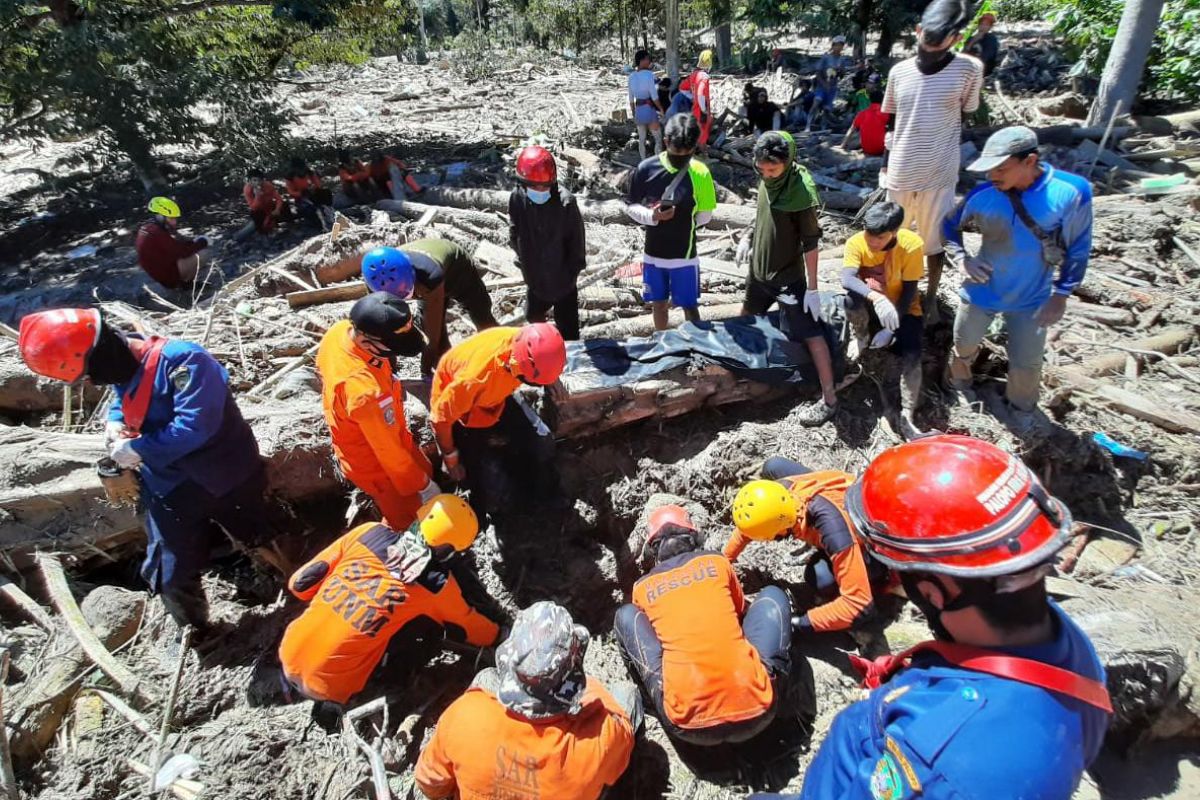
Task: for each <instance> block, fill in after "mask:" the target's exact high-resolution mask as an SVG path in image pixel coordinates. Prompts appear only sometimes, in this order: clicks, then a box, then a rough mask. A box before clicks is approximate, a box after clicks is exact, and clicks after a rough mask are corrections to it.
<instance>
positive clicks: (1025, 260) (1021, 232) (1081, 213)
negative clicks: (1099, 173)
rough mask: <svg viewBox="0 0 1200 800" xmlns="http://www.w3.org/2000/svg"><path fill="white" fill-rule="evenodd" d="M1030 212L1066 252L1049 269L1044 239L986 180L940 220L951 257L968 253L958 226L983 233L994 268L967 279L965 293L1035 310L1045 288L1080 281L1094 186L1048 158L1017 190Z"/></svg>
mask: <svg viewBox="0 0 1200 800" xmlns="http://www.w3.org/2000/svg"><path fill="white" fill-rule="evenodd" d="M1021 201H1022V202H1023V203H1024V205H1025V209H1026V211H1028V212H1029V216H1031V217H1032V218H1033V220H1034V221H1035V222H1037V224H1038V226H1039V227H1040V228H1041V229H1042V230H1043V231H1045V232H1047V233H1049V234H1051V235H1055V236H1057V237H1058V239H1059V241H1060V243H1061V245H1062V247H1063V249H1064V251H1065V258H1064V259H1063V263H1062V265H1061V266H1060V268H1059V270H1058V277H1057V278H1055V276H1054V268H1053V266H1052V265H1050V264H1047V263H1046V260H1045V258H1044V257H1043V254H1042V243H1041V242H1040V241H1039V240H1038V238H1037V236H1036V235H1035V234H1034V233H1033V231H1031V230H1030V229H1029V227H1028V226H1026V225H1025V223H1024V222H1022V221H1021V218H1020V217H1019V216H1017V212H1016V210H1015V209H1014V208H1013V204H1012V202H1011V201H1010V200H1009V199H1008V197H1006V196H1005V194H1004V192H1001V191H1000V190H999V189H997V188H996V187H995V186H993V185H992V184H990V183H987V184H982V185H980V186H977V187H976V188H975V189H974V190H973V191H972V192H971V193H970V194H968V195H967V196H966V197H965V198H963V201H962V203H960V204H959V206H958V208H956V209H955V210H954V211H953V212H952V213H951V214H949V215H948V216H947V217H946V219H945V220H944V221H943V223H942V238H943V239H945V243H946V251H947V252H948V253H949V254H950V257H951V259H952V260H954V261H956V262H959V263H961V261H962V259H963V258H964V256H965V251H964V249H963V238H962V232H963V229H964V228H974V229H976V230H978V231H979V233H980V234H982V235H983V246H982V247H981V248H980V251H979V256H978V257H979V258H980V259H981V260H983V261H985V262H987V263H988V264H990V265H991V267H992V276H991V279H990V280H989V281H988V282H987V283H974V282H970V281H968V282H966V283H964V284H963V287H962V298H963V300H965V301H966V302H968V303H970V304H971V305H973V306H978V307H980V308H983V309H986V310H988V311H996V312H1011V311H1018V312H1019V311H1033V310H1036V309H1037V308H1039V307H1041V306H1042V305H1043V304H1044V303H1045V302H1046V301H1047V300H1049V299H1050V295H1051V293H1052V292H1053V294H1061V295H1070V294H1071V293H1072V292H1074V291H1075V289H1076V287H1078V286H1079V284H1080V283H1082V282H1083V276H1084V274H1085V273H1086V272H1087V265H1088V254H1089V253H1090V251H1091V249H1092V188H1091V186H1090V185H1089V184H1088V182H1087V181H1086V180H1085V179H1084V178H1082V177H1080V176H1079V175H1073V174H1071V173H1069V172H1063V171H1062V170H1056V169H1054V168H1053V167H1051V166H1049V165H1047V166H1044V167H1043V168H1042V174H1041V176H1040V177H1039V178H1038V179H1037V181H1036V182H1034V184H1033V185H1032V186H1030V187H1029V188H1028V189H1026V190H1025V191H1024V192H1022V193H1021Z"/></svg>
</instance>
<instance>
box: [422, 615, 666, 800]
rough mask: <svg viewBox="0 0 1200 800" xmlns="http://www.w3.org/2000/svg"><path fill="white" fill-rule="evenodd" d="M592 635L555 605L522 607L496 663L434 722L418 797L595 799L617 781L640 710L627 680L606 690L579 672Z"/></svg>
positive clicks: (434, 799)
mask: <svg viewBox="0 0 1200 800" xmlns="http://www.w3.org/2000/svg"><path fill="white" fill-rule="evenodd" d="M589 638H590V637H589V635H588V632H587V629H586V628H584V627H583V626H582V625H576V624H575V623H574V621H573V620H572V619H571V615H570V614H569V613H568V612H567V610H566V609H565V608H563V607H562V606H559V605H556V604H554V603H551V602H548V601H545V600H542V601H539V602H537V603H534V604H533V605H532V606H530V607H529V608H527V609H525V610H524V611H522V612H521V613H520V614H519V615H518V616H517V619H516V621H515V622H514V623H513V629H512V635H510V636H509V637H508V638H507V639H505V640H504V642H503V644H501V645H500V646H499V647H498V648H496V667H495V668H494V669H486V670H484V671H483V672H480V673H479V674H478V675H476V676H475V680H474V682H473V683H472V684H471V688H469V689H468V690H467V691H466V693H465V694H463V695H462V696H461V697H459V698H458V699H457V700H455V701H454V702H453V703H451V704H450V707H449V708H447V709H446V711H445V712H444V713H443V714H442V716H441V719H439V720H438V724H437V728H436V729H435V730H434V732H433V737H432V738H431V739H430V740H429V744H428V745H426V747H425V749H424V750H423V751H422V752H421V756H420V758H419V759H418V760H417V768H416V782H417V788H418V789H420V796H423V797H426V798H430V800H442V798H451V797H454V798H462V800H482V798H506V800H539V798H563V800H566V798H570V800H597V798H599V797H601V796H602V795H603V794H604V793H605V791H606V789H607V788H608V787H610V786H612V785H613V784H615V783H616V782H617V779H618V778H620V777H621V774H622V773H623V772H624V771H625V768H626V767H627V766H628V765H629V757H630V755H631V754H632V752H633V744H634V737H635V735H636V733H637V730H638V728H639V727H641V723H642V705H641V702H640V698H639V697H638V692H637V687H635V686H633V685H632V684H630V683H623V684H618V685H616V686H614V687H613V690H612V692H611V693H610V692H609V691H608V690H607V689H606V688H605V687H604V685H603V684H602V683H600V681H598V680H596V679H595V678H591V677H589V676H588V675H587V674H585V673H584V671H583V656H584V653H585V652H586V651H587V645H588V640H589Z"/></svg>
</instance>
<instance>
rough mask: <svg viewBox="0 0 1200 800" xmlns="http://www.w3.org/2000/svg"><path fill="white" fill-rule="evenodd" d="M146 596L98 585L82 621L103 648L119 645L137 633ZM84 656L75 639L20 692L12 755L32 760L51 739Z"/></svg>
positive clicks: (70, 697)
mask: <svg viewBox="0 0 1200 800" xmlns="http://www.w3.org/2000/svg"><path fill="white" fill-rule="evenodd" d="M145 605H146V596H145V595H144V594H142V593H141V592H131V591H129V590H127V589H121V588H119V587H116V586H99V587H97V588H95V589H93V590H92V591H91V592H89V593H88V596H87V597H85V598H84V599H83V602H82V603H81V604H80V609H81V612H82V614H83V619H84V621H85V622H86V623H87V625H88V627H89V628H90V629H91V630H93V631H94V632H95V634H96V636H97V637H98V638H99V640H100V643H101V644H102V645H103V646H104V648H105V649H106V650H107V651H110V652H111V651H112V650H115V649H116V648H118V647H120V646H122V645H123V644H125V643H126V642H128V641H129V640H130V639H132V638H133V636H134V634H136V633H137V630H138V626H140V625H141V622H142V613H143V611H144V609H145ZM86 665H87V656H86V655H85V653H84V652H83V649H82V648H81V647H79V646H78V643H77V642H71V643H70V646H69V647H68V648H67V650H66V651H65V652H61V650H60V651H57V652H55V656H54V657H53V658H50V659H48V660H47V661H46V669H45V671H43V672H40V673H39V674H38V675H37V678H36V683H34V685H33V686H31V687H29V688H28V689H27V690H26V691H25V692H23V693H22V695H21V698H20V704H19V706H17V707H16V708H14V713H13V715H12V716H11V720H12V728H13V738H12V749H13V755H14V757H15V758H16V759H17V761H18V762H19V763H23V764H32V763H33V762H35V761H36V760H37V759H39V758H41V756H42V754H43V753H44V752H45V751H46V748H47V747H49V746H50V743H51V742H53V741H54V737H55V736H56V735H57V733H58V729H59V727H60V726H61V725H62V721H63V719H64V717H65V716H66V714H67V711H68V710H69V709H70V708H71V704H72V702H73V701H74V699H75V695H76V694H77V693H78V692H79V689H80V686H81V684H82V682H83V677H84V675H85V674H86V671H87V670H86Z"/></svg>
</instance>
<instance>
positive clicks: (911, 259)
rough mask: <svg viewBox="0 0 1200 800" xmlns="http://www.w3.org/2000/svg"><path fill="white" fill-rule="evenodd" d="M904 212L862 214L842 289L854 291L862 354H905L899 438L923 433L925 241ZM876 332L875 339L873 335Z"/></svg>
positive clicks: (893, 207) (886, 208) (879, 209)
mask: <svg viewBox="0 0 1200 800" xmlns="http://www.w3.org/2000/svg"><path fill="white" fill-rule="evenodd" d="M903 223H904V209H902V208H901V207H900V206H899V205H897V204H896V203H892V202H887V203H879V204H878V205H875V206H872V207H871V208H870V209H868V211H867V213H866V214H864V215H863V230H862V231H861V232H859V233H856V234H854V235H853V236H851V237H850V239H849V241H847V242H846V255H845V260H844V261H843V262H842V286H844V287H845V288H846V291H848V292H849V293H850V325H851V327H852V328H853V329H854V337H855V340H856V341H857V342H858V347H859V352H860V353H861V352H862V350H864V349H866V348H867V347H868V344H867V342H868V337H870V339H869V341H870V344H869V347H871V348H880V347H891V348H892V349H893V351H895V352H896V353H898V354H899V356H900V365H901V378H900V431H899V432H900V434H901V435H902V436H904V438H906V439H910V438H912V437H913V436H915V435H916V434H918V433H919V432H920V430H919V429H918V428H917V426H916V424H915V423H914V422H913V416H912V415H913V411H915V410H916V407H917V404H918V403H919V401H920V399H921V339H922V334H923V328H924V326H923V323H922V320H921V301H920V297H919V295H918V293H917V284H918V283H919V282H920V280H921V278H923V277H924V276H925V256H924V243H923V242H922V241H921V237H920V236H918V235H917V234H915V233H913V232H912V231H910V230H908V229H907V228H903V229H902V228H901V226H902V224H903ZM872 334H873V336H872Z"/></svg>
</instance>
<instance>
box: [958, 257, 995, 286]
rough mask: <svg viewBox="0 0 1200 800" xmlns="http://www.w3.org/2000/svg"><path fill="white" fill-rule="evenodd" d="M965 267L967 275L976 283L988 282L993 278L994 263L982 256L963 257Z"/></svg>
mask: <svg viewBox="0 0 1200 800" xmlns="http://www.w3.org/2000/svg"><path fill="white" fill-rule="evenodd" d="M963 269H964V270H965V271H966V273H967V277H968V278H969V279H971V280H972V281H974V282H975V283H987V282H988V281H989V280H991V279H992V265H991V264H989V263H987V262H986V261H984V260H983V259H982V258H976V257H975V256H968V257H967V258H965V259H963Z"/></svg>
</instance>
